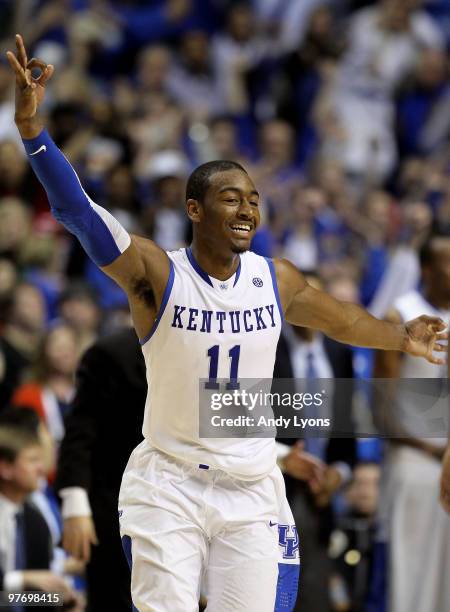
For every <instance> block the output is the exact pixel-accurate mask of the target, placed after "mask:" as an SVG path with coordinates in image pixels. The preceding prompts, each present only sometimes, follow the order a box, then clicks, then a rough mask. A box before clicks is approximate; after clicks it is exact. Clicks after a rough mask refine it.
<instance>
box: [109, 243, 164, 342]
mask: <svg viewBox="0 0 450 612" xmlns="http://www.w3.org/2000/svg"><path fill="white" fill-rule="evenodd" d="M101 269H102V270H103V272H105V274H107V275H108V276H110V277H111V278H112V279H114V280H115V281H116V282H117V284H118V285H120V286H121V287H122V289H123V290H124V291H125V292H126V293H127V295H128V300H129V303H130V309H131V314H132V317H133V323H134V326H135V328H136V332H137V334H138V336H139V338H140V339H142V338H144V337H145V336H146V335H147V334H148V332H149V330H150V328H151V326H152V324H153V321H154V319H155V318H156V315H157V313H158V310H159V307H160V306H161V302H162V299H163V295H164V292H165V289H166V286H167V283H168V280H169V275H170V260H169V257H168V255H167V253H166V252H165V251H163V249H161V248H160V247H159V246H158V245H157V244H155V243H154V242H153V241H152V240H149V239H146V238H142V237H140V236H131V243H130V246H129V247H128V248H127V249H126V251H124V252H123V253H122V254H121V255H120V257H118V258H117V259H116V260H115V261H113V262H112V263H111V264H109V265H107V266H103V267H102V268H101Z"/></svg>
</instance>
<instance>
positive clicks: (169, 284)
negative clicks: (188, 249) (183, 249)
mask: <svg viewBox="0 0 450 612" xmlns="http://www.w3.org/2000/svg"><path fill="white" fill-rule="evenodd" d="M169 262H170V272H169V279H168V281H167V285H166V288H165V289H164V294H163V297H162V300H161V306H160V307H159V310H158V314H157V315H156V319H155V321H154V322H153V325H152V328H151V330H150V331H149V333H148V334H147V335H146V336H145V338H142V340H139V344H140V345H141V346H143V345H144V344H145V343H146V342H148V341H149V340H150V338H151V337H152V336H153V334H154V333H155V331H156V330H157V328H158V325H159V322H160V321H161V317H162V316H163V314H164V311H165V309H166V306H167V302H168V301H169V297H170V294H171V292H172V287H173V281H174V278H175V268H174V267H173V262H172V260H171V259H169Z"/></svg>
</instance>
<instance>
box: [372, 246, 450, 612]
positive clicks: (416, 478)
mask: <svg viewBox="0 0 450 612" xmlns="http://www.w3.org/2000/svg"><path fill="white" fill-rule="evenodd" d="M420 264H421V290H420V291H419V290H415V291H410V292H408V293H406V294H405V295H403V296H401V297H399V298H397V299H396V300H395V301H394V303H393V305H392V309H391V310H390V311H389V312H388V314H387V318H388V320H390V321H391V322H393V323H398V324H401V323H402V322H404V321H407V320H408V319H410V318H411V317H414V316H416V315H417V314H419V313H422V312H425V313H426V314H427V315H430V316H436V317H442V318H443V319H444V320H446V321H449V320H450V236H432V237H431V238H429V239H428V240H427V241H426V243H425V244H424V245H423V246H422V248H421V251H420ZM375 375H376V377H377V378H394V379H397V378H402V379H409V380H410V382H408V380H406V384H405V383H403V384H398V385H396V393H395V398H391V397H390V394H389V393H387V394H386V399H387V402H388V405H387V406H386V407H384V405H383V404H384V401H383V400H380V402H379V404H380V405H379V406H376V408H381V409H382V418H384V421H385V423H386V425H387V434H388V436H389V437H392V438H393V439H392V440H390V441H389V443H388V444H387V445H386V449H385V452H384V458H383V465H384V469H383V477H382V482H381V490H380V504H379V524H380V525H381V530H382V531H383V532H385V534H386V540H387V542H388V555H389V556H388V558H389V605H388V610H389V611H390V612H403V611H404V610H405V611H408V612H430V610H433V612H446V611H447V610H450V584H449V582H448V579H447V578H448V575H449V574H450V518H449V517H448V516H447V515H446V514H445V512H443V510H442V508H441V507H440V505H439V501H438V500H439V479H440V476H441V469H442V466H441V462H442V458H443V455H444V452H445V447H446V442H447V440H446V438H442V437H431V436H430V434H429V433H428V428H427V427H426V425H427V422H429V423H432V422H433V419H435V420H436V421H437V420H438V418H439V417H440V415H441V414H442V412H441V411H442V409H443V408H444V405H443V403H444V402H445V401H446V400H445V399H443V400H442V403H441V402H440V401H439V400H435V402H434V406H432V407H428V406H426V401H424V397H425V396H426V393H427V392H428V393H433V392H434V393H435V394H436V395H435V397H436V398H439V396H440V389H441V381H440V380H437V381H436V384H435V385H433V382H432V380H430V381H427V383H424V381H422V383H420V382H419V381H420V380H421V379H433V378H434V379H442V378H444V377H446V376H447V366H445V367H441V368H438V367H436V366H433V365H431V364H429V363H427V362H426V361H424V360H419V359H413V358H412V357H410V356H409V355H401V354H400V353H399V352H389V351H383V352H380V353H379V354H378V355H377V359H376V367H375ZM414 380H416V381H418V382H417V384H416V385H414V383H412V381H414ZM419 384H421V386H422V387H424V386H426V388H427V391H426V392H425V395H424V396H422V395H421V394H420V393H418V392H417V390H418V385H419ZM425 408H429V410H427V411H426V412H425V411H424V410H425ZM383 410H384V411H385V416H384V417H383ZM434 410H435V412H434ZM431 431H432V430H431ZM418 576H420V582H418Z"/></svg>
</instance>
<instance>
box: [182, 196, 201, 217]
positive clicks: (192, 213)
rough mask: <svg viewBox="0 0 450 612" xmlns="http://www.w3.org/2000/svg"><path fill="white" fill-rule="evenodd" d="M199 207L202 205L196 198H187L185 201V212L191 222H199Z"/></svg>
mask: <svg viewBox="0 0 450 612" xmlns="http://www.w3.org/2000/svg"><path fill="white" fill-rule="evenodd" d="M201 208H202V207H201V205H200V203H199V201H198V200H194V199H193V198H189V200H188V201H187V202H186V209H187V214H188V217H189V219H190V220H191V221H192V222H193V223H199V221H200V220H201Z"/></svg>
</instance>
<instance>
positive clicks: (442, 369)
mask: <svg viewBox="0 0 450 612" xmlns="http://www.w3.org/2000/svg"><path fill="white" fill-rule="evenodd" d="M394 309H395V310H396V311H397V312H398V313H399V315H400V317H401V319H402V321H403V322H404V323H406V322H407V321H410V320H411V319H415V318H416V317H419V316H420V315H429V316H431V317H440V318H441V319H443V320H444V322H445V323H446V324H447V325H448V323H449V321H450V311H448V310H438V309H437V308H435V307H434V306H432V305H431V304H430V303H429V302H427V300H426V299H425V297H424V296H423V295H422V294H421V293H419V292H418V291H410V292H409V293H406V294H405V295H402V296H401V297H400V298H398V299H397V300H396V301H395V302H394ZM437 356H438V357H441V356H442V353H437ZM400 377H401V378H410V379H421V378H447V365H444V366H438V365H436V364H433V363H430V362H429V361H426V360H425V359H421V358H418V357H412V356H411V355H408V354H404V355H402V365H401V370H400ZM439 393H440V386H439V384H437V386H436V398H439V397H440V395H439ZM399 399H400V403H401V404H402V403H404V405H405V414H404V417H403V419H404V422H403V426H404V428H405V429H406V431H407V432H409V433H410V434H411V435H414V436H417V437H419V438H422V439H424V440H426V441H427V442H429V443H430V444H434V445H436V446H444V445H445V444H446V441H447V439H446V438H437V437H429V438H426V437H424V436H423V431H424V419H426V418H428V419H431V420H432V419H433V418H435V419H440V418H441V417H442V415H445V414H446V412H447V410H448V399H447V397H446V396H445V397H442V398H441V399H436V401H431V398H430V397H427V396H425V399H424V398H422V397H421V396H420V395H419V394H417V389H416V388H415V387H414V390H413V392H411V393H409V392H408V391H407V390H406V388H404V389H403V397H400V398H399ZM416 405H417V418H418V429H417V431H415V427H414V411H415V408H416ZM424 406H430V410H429V411H428V412H427V413H426V414H425V413H424ZM421 434H422V435H421Z"/></svg>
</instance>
